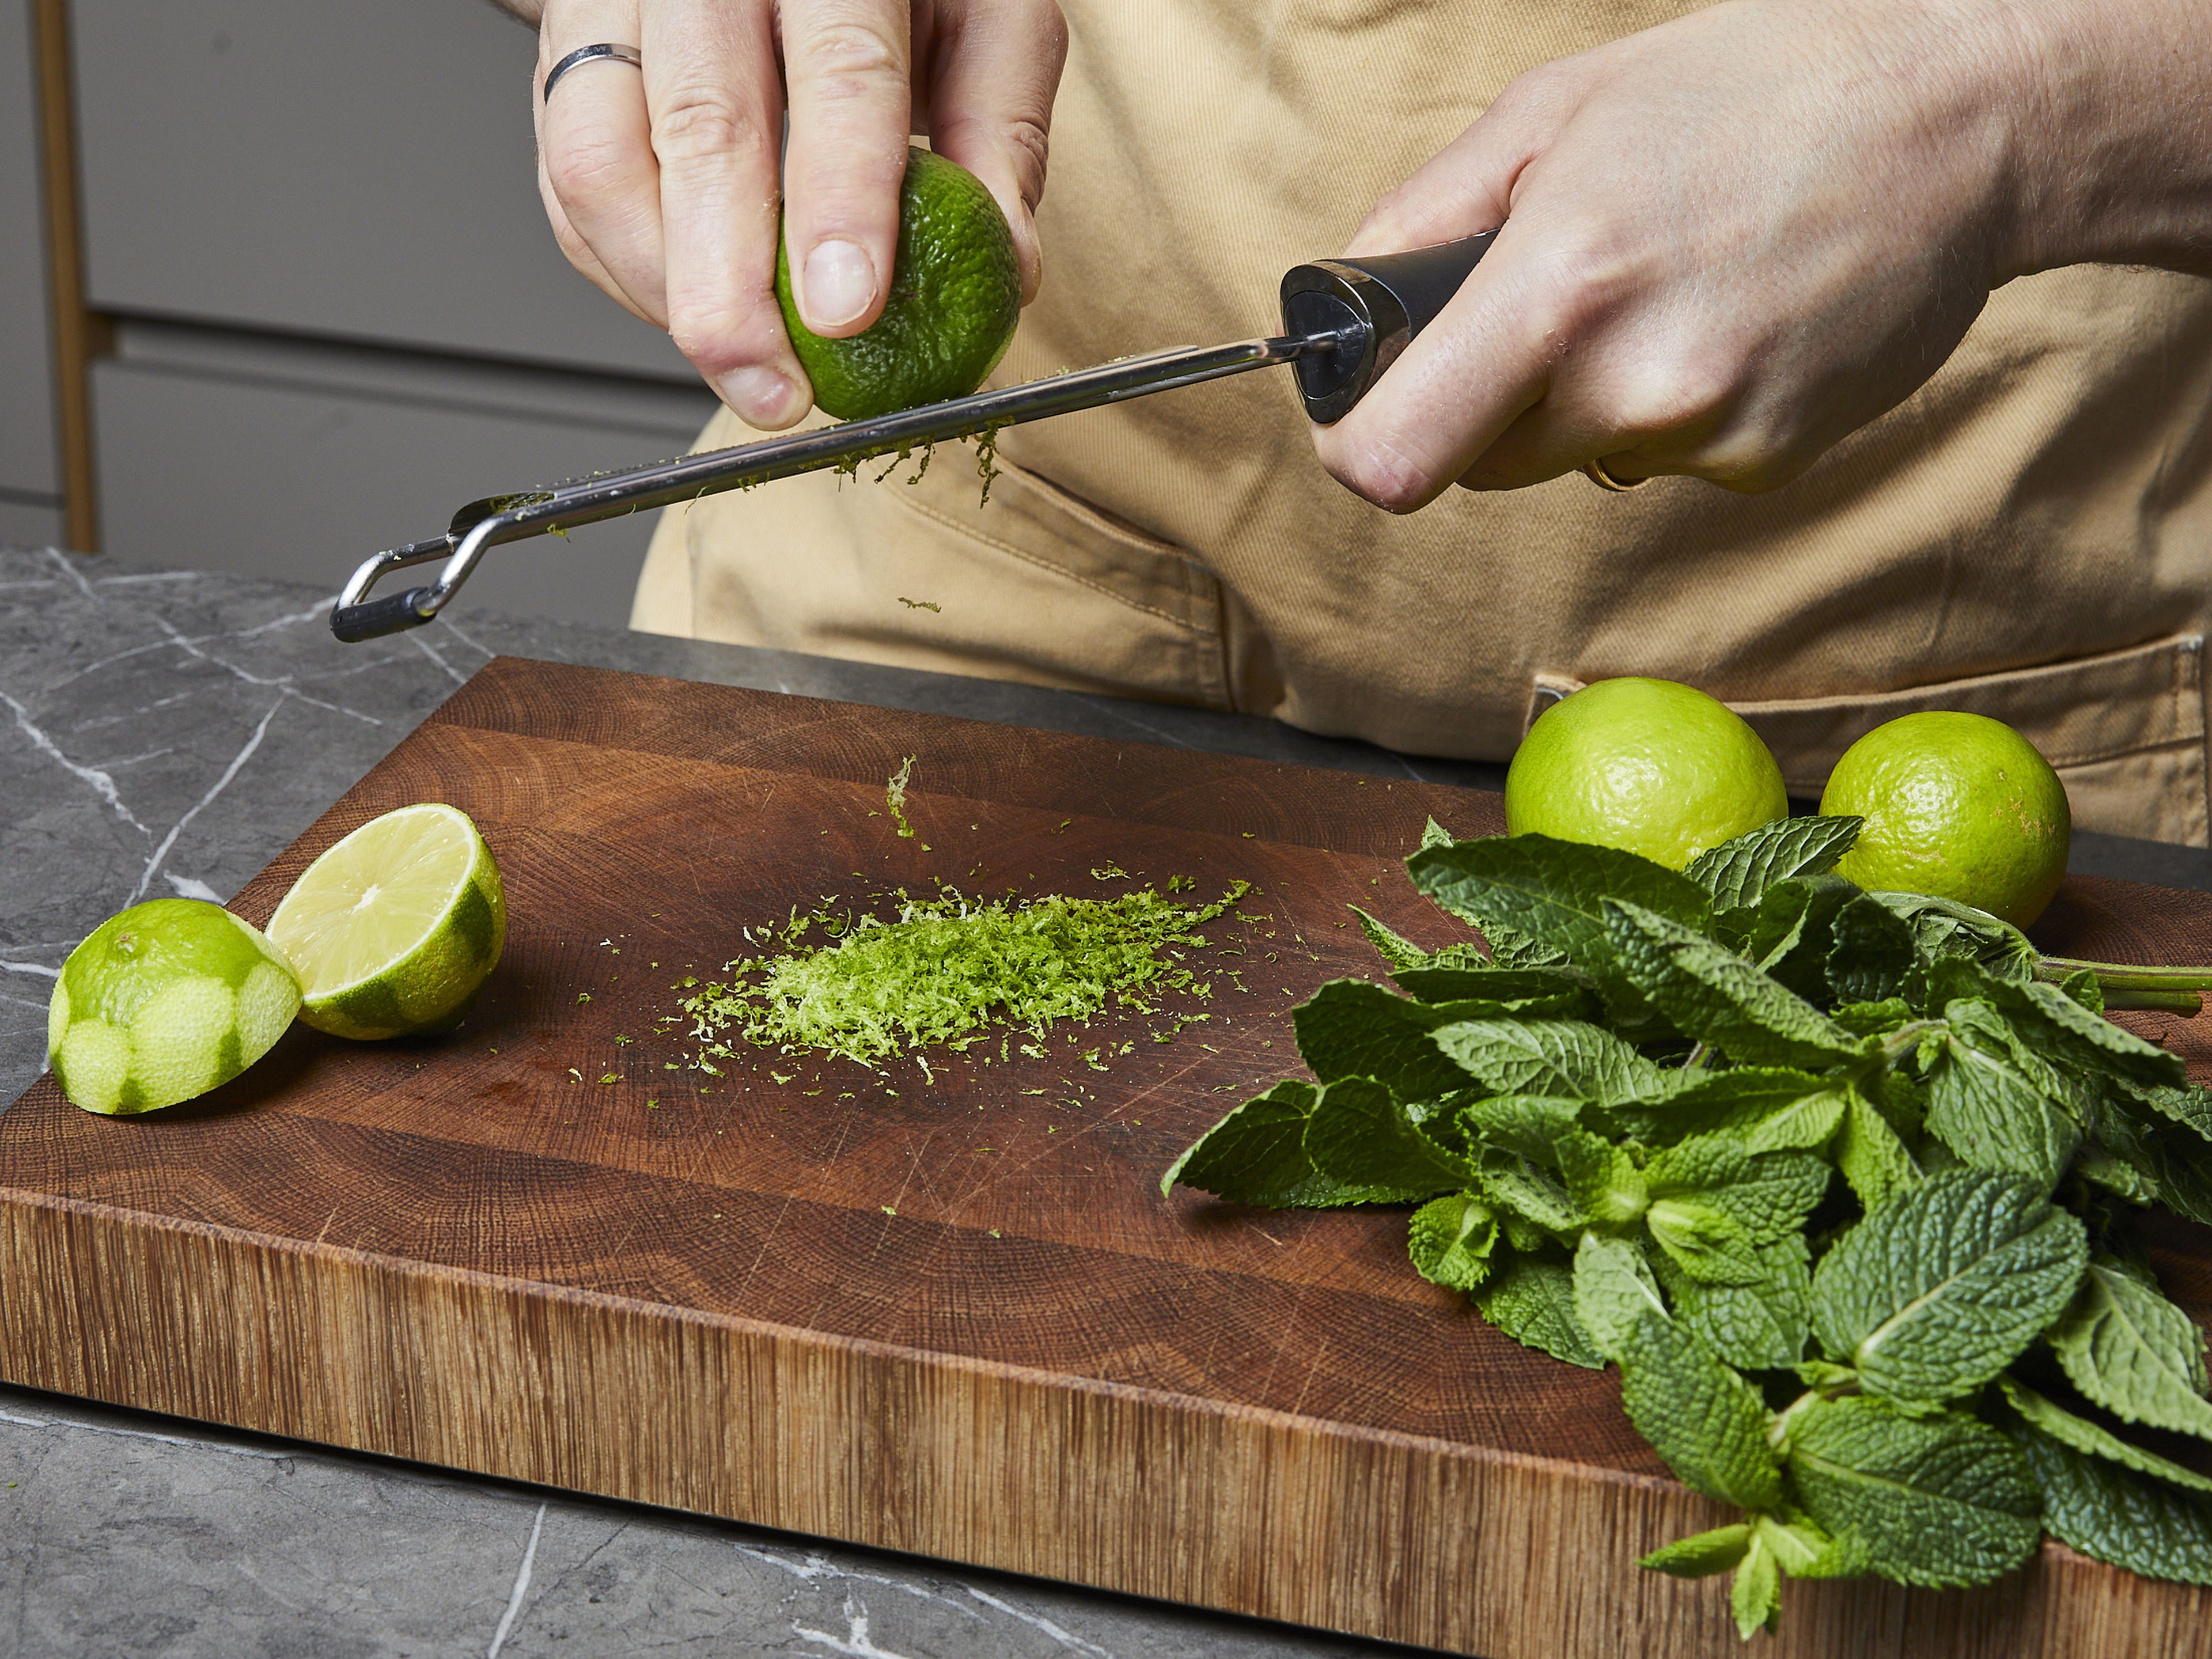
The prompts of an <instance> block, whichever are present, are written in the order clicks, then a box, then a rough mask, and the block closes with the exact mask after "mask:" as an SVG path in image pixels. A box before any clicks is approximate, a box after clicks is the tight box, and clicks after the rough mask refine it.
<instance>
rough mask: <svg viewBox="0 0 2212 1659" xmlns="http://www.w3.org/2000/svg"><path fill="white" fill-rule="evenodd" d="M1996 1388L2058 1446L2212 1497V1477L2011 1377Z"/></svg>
mask: <svg viewBox="0 0 2212 1659" xmlns="http://www.w3.org/2000/svg"><path fill="white" fill-rule="evenodd" d="M1997 1386H1998V1387H1999V1388H2000V1389H2003V1390H2004V1397H2005V1399H2006V1401H2008V1402H2009V1403H2010V1405H2011V1407H2012V1408H2013V1410H2014V1411H2015V1412H2017V1413H2020V1415H2021V1418H2023V1419H2026V1421H2027V1423H2029V1424H2030V1425H2033V1427H2035V1428H2036V1429H2038V1430H2039V1431H2041V1432H2043V1433H2045V1434H2047V1435H2049V1436H2050V1437H2051V1438H2052V1439H2053V1440H2056V1441H2057V1442H2059V1443H2061V1444H2063V1445H2067V1446H2071V1447H2072V1448H2073V1449H2075V1451H2077V1452H2084V1453H2087V1455H2090V1456H2092V1457H2101V1458H2103V1459H2104V1460H2105V1461H2106V1462H2110V1463H2118V1464H2119V1465H2121V1466H2122V1467H2123V1468H2130V1469H2133V1470H2134V1471H2135V1472H2136V1474H2147V1475H2149V1476H2150V1477H2151V1478H2152V1479H2153V1480H2162V1481H2164V1482H2165V1483H2166V1485H2168V1486H2181V1487H2185V1488H2186V1489H2187V1490H2189V1491H2191V1492H2204V1493H2207V1494H2212V1475H2206V1474H2198V1473H2197V1471H2196V1470H2195V1469H2192V1468H2188V1467H2187V1466H2185V1465H2184V1464H2180V1463H2177V1462H2174V1461H2173V1460H2172V1458H2170V1457H2160V1455H2158V1454H2157V1453H2156V1452H2154V1451H2146V1450H2144V1449H2143V1448H2142V1447H2141V1446H2137V1445H2133V1444H2131V1443H2129V1442H2127V1441H2125V1440H2123V1439H2121V1438H2120V1437H2119V1436H2118V1435H2116V1434H2114V1433H2113V1432H2112V1431H2111V1430H2109V1429H2107V1428H2106V1427H2105V1426H2104V1425H2101V1424H2099V1423H2093V1422H2091V1421H2090V1420H2089V1419H2087V1418H2086V1417H2081V1416H2077V1415H2076V1414H2075V1413H2072V1412H2069V1411H2068V1410H2067V1409H2066V1408H2065V1407H2063V1406H2061V1405H2059V1404H2058V1403H2057V1401H2053V1400H2049V1399H2046V1398H2045V1396H2043V1395H2039V1394H2038V1393H2037V1392H2036V1391H2035V1390H2034V1389H2031V1388H2029V1387H2028V1386H2027V1384H2026V1383H2021V1382H2019V1381H2017V1380H2015V1378H2013V1377H2009V1376H2000V1377H1999V1378H1997Z"/></svg>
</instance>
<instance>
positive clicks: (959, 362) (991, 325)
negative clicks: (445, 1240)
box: [775, 149, 1022, 421]
mask: <svg viewBox="0 0 2212 1659" xmlns="http://www.w3.org/2000/svg"><path fill="white" fill-rule="evenodd" d="M775 297H776V300H777V301H778V302H779V303H781V306H782V307H783V323H784V327H785V328H786V329H787V330H788V331H789V332H790V335H791V346H792V349H793V350H794V351H796V352H797V353H798V354H799V362H800V363H801V364H802V365H803V366H804V367H805V370H806V374H807V378H808V379H809V380H812V381H813V382H814V401H815V402H816V403H817V404H820V405H821V406H822V408H823V410H826V411H827V412H828V413H829V414H831V415H835V416H836V417H837V418H838V419H839V420H841V421H856V420H862V419H865V418H866V417H867V416H871V415H889V414H891V413H893V412H895V411H896V410H902V409H912V408H914V407H915V406H916V405H917V404H934V403H942V402H944V401H945V399H946V398H964V397H966V396H967V395H968V394H969V392H973V391H975V388H976V387H977V386H981V385H982V384H983V377H984V376H985V375H987V374H989V373H990V372H991V371H992V370H993V369H994V368H997V367H998V366H999V359H1000V357H1002V356H1005V355H1006V346H1007V343H1008V342H1010V341H1011V340H1012V338H1013V337H1014V325H1015V324H1017V323H1018V322H1019V321H1020V320H1021V315H1022V276H1021V267H1020V265H1019V264H1018V263H1017V261H1016V259H1015V257H1014V238H1013V233H1012V231H1010V230H1008V229H1007V228H1006V215H1004V214H1003V213H1001V212H1000V211H999V204H998V203H996V202H995V201H994V200H993V199H992V198H991V192H990V191H987V190H986V189H984V188H983V182H982V180H981V179H978V178H976V176H975V174H974V173H970V172H969V171H968V169H967V168H965V167H962V166H960V165H959V164H958V163H957V162H953V161H946V160H945V158H944V157H943V156H942V155H935V154H933V153H932V152H931V151H929V150H926V149H908V151H907V156H906V181H905V183H904V184H902V185H901V186H900V188H899V236H898V253H897V256H896V258H895V259H894V261H893V263H892V265H891V284H890V297H889V298H888V299H886V300H885V301H884V311H883V315H882V316H880V317H878V318H877V319H876V320H875V321H874V322H872V323H871V324H869V325H868V326H867V327H866V328H865V329H863V330H861V331H860V332H859V333H858V334H855V335H854V336H853V337H851V338H850V339H846V340H826V339H824V338H823V337H822V336H820V335H818V334H816V333H814V332H812V331H811V330H809V329H808V328H807V326H806V325H805V323H803V322H801V321H800V320H799V302H798V301H796V300H794V299H793V297H792V292H791V250H790V248H789V247H788V246H785V245H783V244H782V242H781V240H780V239H779V241H778V245H777V248H776V256H775Z"/></svg>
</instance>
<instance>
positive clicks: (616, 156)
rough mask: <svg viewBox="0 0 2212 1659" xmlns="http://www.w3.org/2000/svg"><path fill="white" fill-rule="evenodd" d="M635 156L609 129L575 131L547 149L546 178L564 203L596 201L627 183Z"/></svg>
mask: <svg viewBox="0 0 2212 1659" xmlns="http://www.w3.org/2000/svg"><path fill="white" fill-rule="evenodd" d="M631 159H632V158H631V157H630V156H629V155H627V154H626V153H625V149H624V147H623V145H622V144H621V143H618V142H617V140H616V139H615V137H614V135H613V134H611V133H608V132H603V131H591V130H588V129H587V130H586V131H582V132H578V133H572V134H570V135H568V137H564V138H563V139H562V141H561V142H560V143H556V144H554V145H551V146H550V147H549V148H548V149H547V150H546V152H545V178H546V181H547V182H548V183H549V184H550V185H552V186H553V193H554V195H556V197H559V198H560V199H561V200H562V202H564V203H569V202H582V201H589V200H592V199H593V198H595V197H599V196H600V195H602V194H604V193H605V191H608V190H609V189H611V188H617V187H619V186H620V185H623V183H625V182H627V180H628V179H629V174H630V173H631V172H632V170H633V169H632V165H631Z"/></svg>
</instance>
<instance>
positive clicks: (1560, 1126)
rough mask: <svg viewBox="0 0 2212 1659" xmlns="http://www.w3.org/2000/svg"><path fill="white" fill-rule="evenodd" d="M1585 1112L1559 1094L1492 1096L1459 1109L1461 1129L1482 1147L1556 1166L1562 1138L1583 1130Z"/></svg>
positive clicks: (1575, 1102)
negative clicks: (1577, 1130)
mask: <svg viewBox="0 0 2212 1659" xmlns="http://www.w3.org/2000/svg"><path fill="white" fill-rule="evenodd" d="M1582 1109H1583V1103H1582V1102H1580V1101H1579V1100H1569V1099H1566V1098H1565V1097H1561V1096H1558V1095H1489V1096H1486V1097H1483V1098H1481V1099H1480V1100H1471V1101H1468V1102H1467V1103H1464V1104H1463V1105H1462V1106H1461V1107H1460V1109H1459V1121H1460V1128H1461V1130H1462V1133H1465V1134H1466V1135H1467V1136H1468V1139H1471V1140H1473V1141H1474V1142H1476V1143H1477V1144H1479V1145H1480V1146H1494V1147H1497V1148H1498V1149H1499V1150H1500V1151H1502V1152H1512V1153H1514V1154H1516V1155H1517V1156H1519V1157H1522V1158H1534V1159H1536V1160H1537V1161H1539V1162H1541V1163H1547V1164H1548V1163H1557V1162H1558V1161H1559V1152H1558V1147H1559V1139H1560V1137H1561V1136H1563V1135H1565V1134H1568V1133H1571V1132H1573V1131H1574V1130H1576V1129H1577V1128H1579V1127H1581V1125H1580V1124H1579V1123H1578V1122H1577V1118H1578V1116H1579V1115H1580V1114H1581V1112H1582Z"/></svg>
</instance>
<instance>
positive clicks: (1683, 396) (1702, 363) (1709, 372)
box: [1611, 353, 1739, 438]
mask: <svg viewBox="0 0 2212 1659" xmlns="http://www.w3.org/2000/svg"><path fill="white" fill-rule="evenodd" d="M1738 382H1739V377H1738V375H1737V374H1736V373H1735V369H1734V368H1733V367H1732V366H1731V365H1729V364H1728V363H1726V362H1723V360H1722V359H1721V358H1720V357H1718V356H1714V355H1711V354H1706V353H1696V354H1679V355H1678V354H1664V355H1662V356H1656V357H1653V358H1649V359H1646V360H1644V362H1639V363H1638V364H1637V365H1636V366H1635V367H1634V368H1632V369H1630V370H1629V371H1628V372H1627V374H1626V376H1625V378H1624V380H1623V383H1622V385H1621V386H1620V390H1619V392H1617V393H1616V394H1615V395H1614V397H1613V409H1612V411H1611V413H1612V417H1613V418H1612V422H1611V424H1612V425H1613V428H1614V429H1615V430H1616V431H1618V432H1620V433H1622V434H1624V435H1627V436H1631V437H1637V438H1643V437H1651V436H1656V435H1661V434H1667V433H1699V432H1704V431H1709V430H1711V429H1712V428H1713V427H1714V426H1716V425H1717V423H1718V422H1721V421H1722V420H1723V419H1725V418H1726V416H1728V414H1729V411H1730V410H1732V409H1733V408H1734V407H1735V404H1736V400H1737V387H1738Z"/></svg>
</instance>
